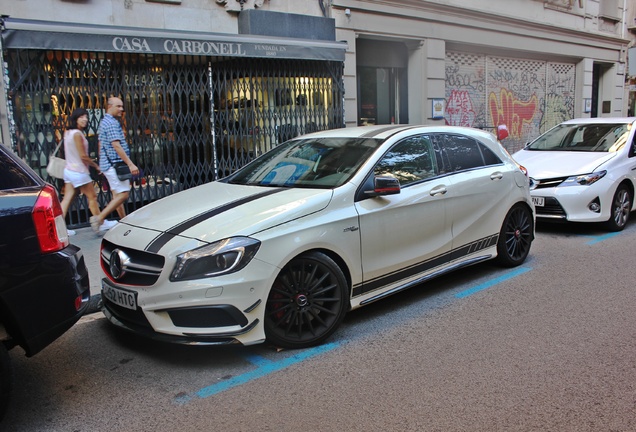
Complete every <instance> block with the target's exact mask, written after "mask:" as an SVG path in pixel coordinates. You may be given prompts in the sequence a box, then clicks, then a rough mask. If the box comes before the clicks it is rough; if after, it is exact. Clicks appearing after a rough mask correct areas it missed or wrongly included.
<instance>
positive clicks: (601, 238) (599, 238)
mask: <svg viewBox="0 0 636 432" xmlns="http://www.w3.org/2000/svg"><path fill="white" fill-rule="evenodd" d="M619 234H620V232H613V233H609V234H603V235H600V236H596V237H593V238H592V240H590V241H589V242H587V243H586V244H588V245H593V244H596V243H600V242H602V241H604V240H607V239H611V238H612V237H616V236H617V235H619Z"/></svg>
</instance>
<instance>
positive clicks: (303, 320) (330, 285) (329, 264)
mask: <svg viewBox="0 0 636 432" xmlns="http://www.w3.org/2000/svg"><path fill="white" fill-rule="evenodd" d="M348 309H349V289H348V284H347V280H346V278H345V276H344V274H343V273H342V270H340V268H339V267H338V265H337V264H336V263H335V262H334V261H333V260H332V259H331V258H329V257H328V256H327V255H325V254H323V253H320V252H309V253H306V254H303V255H300V256H299V257H297V258H294V259H293V260H292V261H291V262H289V264H287V265H286V266H285V267H284V268H283V269H282V270H281V272H280V273H279V275H278V277H277V278H276V280H275V281H274V285H273V286H272V289H271V291H270V293H269V297H268V298H267V304H266V306H265V337H266V338H267V340H268V341H269V342H271V343H273V344H274V345H276V346H279V347H282V348H291V349H298V348H307V347H310V346H314V345H317V344H320V343H321V342H322V341H324V340H325V339H326V338H328V337H329V336H330V335H331V334H332V333H333V332H334V331H335V330H336V329H337V328H338V326H339V325H340V323H341V322H342V320H343V318H344V316H345V314H346V312H347V310H348Z"/></svg>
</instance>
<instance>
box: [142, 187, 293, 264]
mask: <svg viewBox="0 0 636 432" xmlns="http://www.w3.org/2000/svg"><path fill="white" fill-rule="evenodd" d="M284 190H285V189H281V188H276V189H270V190H267V191H265V192H260V193H257V194H254V195H250V196H248V197H245V198H241V199H238V200H236V201H232V202H229V203H227V204H224V205H222V206H219V207H216V208H213V209H210V210H208V211H205V212H203V213H201V214H199V215H196V216H194V217H191V218H190V219H188V220H186V221H183V222H181V223H180V224H178V225H176V226H174V227H172V228H169V229H167V230H166V232H164V233H161V234H159V235H158V236H157V237H156V238H155V239H154V240H153V241H151V242H150V243H149V244H148V246H146V251H148V252H153V253H158V252H159V250H160V249H161V248H162V247H163V246H165V244H166V243H168V242H169V241H170V240H172V239H173V238H175V237H176V236H178V235H179V234H181V233H182V232H184V231H186V230H188V229H190V228H192V227H193V226H195V225H198V224H200V223H201V222H203V221H206V220H208V219H210V218H213V217H214V216H217V215H220V214H221V213H223V212H226V211H228V210H232V209H233V208H236V207H239V206H241V205H243V204H245V203H248V202H250V201H254V200H257V199H260V198H265V197H266V196H269V195H273V194H275V193H278V192H282V191H284Z"/></svg>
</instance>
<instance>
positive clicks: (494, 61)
mask: <svg viewBox="0 0 636 432" xmlns="http://www.w3.org/2000/svg"><path fill="white" fill-rule="evenodd" d="M487 88H488V112H489V114H490V119H491V122H492V123H491V124H492V125H493V126H497V125H500V124H505V125H507V126H508V130H509V132H510V136H509V137H508V138H507V139H506V140H505V146H506V148H507V149H508V150H510V151H516V150H519V149H520V148H522V147H523V145H524V144H525V142H526V137H536V136H538V135H539V134H540V125H541V119H542V117H543V116H542V115H541V101H543V100H544V98H545V62H538V61H532V60H523V59H515V58H504V57H488V82H487Z"/></svg>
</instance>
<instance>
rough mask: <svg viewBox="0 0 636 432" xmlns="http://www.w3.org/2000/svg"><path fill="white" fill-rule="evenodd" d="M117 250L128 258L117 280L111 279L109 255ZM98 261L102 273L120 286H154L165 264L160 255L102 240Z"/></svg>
mask: <svg viewBox="0 0 636 432" xmlns="http://www.w3.org/2000/svg"><path fill="white" fill-rule="evenodd" d="M117 249H119V250H121V251H122V252H124V253H125V254H126V255H127V256H128V257H129V258H130V260H129V261H128V263H127V264H126V268H125V269H124V270H125V273H124V275H123V276H122V277H120V278H119V279H117V278H115V277H113V275H112V274H111V272H110V261H111V255H112V253H113V251H115V250H117ZM100 259H101V260H102V267H103V269H104V271H105V272H106V274H107V275H108V276H109V277H110V278H111V279H112V280H116V281H117V283H120V284H124V285H136V286H150V285H154V284H155V283H156V282H157V280H158V279H159V276H160V275H161V271H162V270H163V266H164V264H165V258H164V257H163V256H161V255H157V254H154V253H150V252H146V251H140V250H136V249H130V248H125V247H121V246H117V245H116V244H114V243H111V242H109V241H108V240H102V250H101V254H100Z"/></svg>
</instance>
